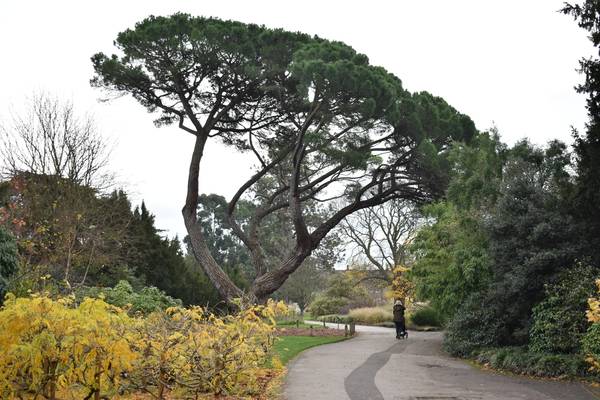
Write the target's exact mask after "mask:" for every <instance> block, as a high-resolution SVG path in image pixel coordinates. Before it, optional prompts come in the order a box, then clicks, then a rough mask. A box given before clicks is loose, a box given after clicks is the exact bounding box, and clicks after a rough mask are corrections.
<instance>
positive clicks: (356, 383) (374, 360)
mask: <svg viewBox="0 0 600 400" xmlns="http://www.w3.org/2000/svg"><path fill="white" fill-rule="evenodd" d="M406 344H407V341H406V340H402V341H400V342H398V343H395V344H394V345H393V346H391V347H389V348H388V349H386V350H384V351H381V352H379V353H373V354H371V356H370V357H369V358H367V360H366V361H365V362H364V363H363V364H362V365H361V366H360V367H358V368H356V369H355V370H354V371H352V373H350V375H348V376H347V377H346V379H345V380H344V388H345V389H346V393H347V394H348V397H350V400H384V398H383V395H382V394H381V392H380V391H379V389H377V386H375V375H377V371H379V370H380V369H381V368H382V367H383V366H384V365H385V364H387V362H388V361H389V359H390V357H391V355H392V354H399V353H402V352H403V351H404V350H405V349H406Z"/></svg>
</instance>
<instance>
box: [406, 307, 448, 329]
mask: <svg viewBox="0 0 600 400" xmlns="http://www.w3.org/2000/svg"><path fill="white" fill-rule="evenodd" d="M410 320H411V321H412V323H413V324H415V325H419V326H441V325H442V321H441V318H440V315H439V314H438V312H437V311H436V310H434V309H433V308H432V307H424V308H420V309H418V310H415V312H414V313H412V314H411V315H410Z"/></svg>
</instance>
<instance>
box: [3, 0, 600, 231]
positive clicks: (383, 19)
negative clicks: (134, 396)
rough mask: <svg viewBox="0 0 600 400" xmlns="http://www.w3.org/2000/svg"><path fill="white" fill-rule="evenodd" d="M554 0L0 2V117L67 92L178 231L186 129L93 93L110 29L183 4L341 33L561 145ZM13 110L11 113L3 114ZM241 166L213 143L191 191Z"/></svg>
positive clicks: (467, 105) (562, 78)
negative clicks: (96, 62) (42, 94)
mask: <svg viewBox="0 0 600 400" xmlns="http://www.w3.org/2000/svg"><path fill="white" fill-rule="evenodd" d="M561 5H562V1H555V0H516V1H512V0H511V1H493V0H470V1H467V0H464V1H459V0H453V1H447V0H437V1H433V0H419V1H414V0H402V1H398V0H396V1H384V0H371V1H349V0H346V1H334V0H330V1H326V0H316V1H315V0H303V1H294V2H292V1H282V0H279V1H275V0H269V1H260V0H255V1H248V0H238V1H227V0H220V1H219V0H211V1H205V0H179V1H174V0H169V1H166V0H158V1H156V0H144V1H130V0H125V1H124V0H120V1H114V0H103V1H75V0H73V1H63V0H53V1H44V0H39V1H28V0H18V1H17V0H12V1H9V0H0V120H1V119H4V120H6V119H8V118H9V116H10V113H11V112H18V111H19V110H20V109H21V108H22V107H23V103H24V100H25V98H26V97H27V96H28V95H31V94H32V93H33V92H34V91H41V90H43V91H48V92H50V93H54V94H56V95H58V96H60V97H63V98H66V99H71V100H73V102H74V103H75V105H76V107H77V108H78V109H79V110H80V111H81V112H82V113H83V112H91V113H93V114H94V115H95V118H96V121H97V124H98V127H99V129H100V130H101V132H102V133H103V134H104V135H106V136H107V137H108V138H110V140H111V141H112V142H113V143H115V145H114V151H113V154H112V159H111V162H112V168H113V170H114V171H115V172H116V173H118V175H119V179H120V182H122V183H123V184H124V185H125V186H126V189H127V190H128V191H129V192H130V193H131V194H132V197H133V198H134V200H135V201H136V202H137V201H140V200H141V199H144V200H145V201H146V203H147V204H148V207H149V208H150V210H151V211H152V212H154V213H155V214H156V217H157V218H156V219H157V225H158V226H159V227H161V228H163V229H165V230H166V231H167V232H168V233H169V234H172V235H173V234H179V235H180V236H183V235H184V234H185V229H184V226H183V223H182V221H181V216H180V212H179V210H180V209H181V206H182V204H183V201H184V192H185V180H186V168H187V161H188V157H189V155H190V152H191V149H190V139H189V138H188V137H186V134H184V133H182V132H178V131H177V129H175V128H161V129H157V128H155V127H154V126H153V124H152V117H151V116H150V115H148V114H147V113H146V111H145V110H144V109H143V108H142V107H141V106H139V105H138V104H136V103H135V102H134V101H133V100H131V99H129V98H122V99H119V100H116V101H113V102H111V103H108V104H106V103H102V104H100V103H98V102H97V99H98V97H99V96H100V93H99V92H98V90H96V89H93V88H91V87H90V85H89V79H90V78H91V76H92V67H91V63H90V56H91V55H92V54H94V53H95V52H98V51H104V52H111V51H112V49H113V47H112V41H113V40H114V38H115V37H116V34H117V33H118V32H120V31H122V30H124V29H126V28H128V27H132V26H133V25H134V23H135V22H136V21H139V20H141V19H143V18H144V17H146V16H148V15H149V14H154V15H168V14H171V13H174V12H177V11H183V12H187V13H190V14H194V15H204V16H214V17H219V18H223V19H234V20H239V21H243V22H254V23H259V24H265V25H267V26H269V27H282V28H285V29H288V30H298V31H303V32H307V33H311V34H318V35H319V36H321V37H325V38H328V39H335V40H340V41H343V42H345V43H347V44H349V45H351V46H353V47H354V48H355V49H357V50H358V51H360V52H362V53H365V54H367V55H368V56H369V58H370V60H371V62H372V63H373V64H377V65H382V66H384V67H385V68H387V69H388V70H389V71H391V72H393V73H394V74H396V75H397V76H399V77H400V78H401V79H402V81H403V83H404V85H405V87H406V88H407V89H409V90H411V91H419V90H427V91H430V92H432V93H433V94H436V95H439V96H442V97H443V98H445V99H446V100H447V101H448V102H449V103H450V104H452V105H453V106H454V107H455V108H457V109H458V110H460V111H461V112H463V113H466V114H468V115H470V116H471V117H472V118H473V120H474V121H475V122H476V124H477V127H478V128H479V129H482V130H484V129H487V128H489V127H490V126H492V125H494V124H495V125H496V126H497V127H498V128H499V130H500V132H501V134H502V137H503V139H504V140H505V141H506V142H508V143H513V142H514V141H515V140H518V139H520V138H522V137H525V136H527V137H529V138H530V140H531V141H532V142H534V143H539V144H542V143H544V142H546V141H547V140H549V139H551V138H560V139H563V140H565V141H567V142H570V140H571V139H570V127H571V126H575V127H577V128H581V127H583V125H584V123H585V120H586V114H585V98H584V97H583V96H582V95H579V94H576V93H575V91H574V90H573V86H574V85H576V84H577V83H579V82H580V81H581V79H582V77H581V76H580V75H579V74H578V73H577V72H576V71H575V70H576V67H577V65H578V59H579V58H581V57H582V56H587V55H589V54H591V52H592V49H591V46H590V45H589V44H588V41H587V39H586V34H585V32H584V31H582V30H580V29H579V28H578V27H577V26H576V24H575V23H574V22H573V21H572V19H571V18H570V17H567V16H564V15H562V14H559V13H557V12H556V11H557V10H558V9H560V7H561ZM11 110H12V111H11ZM249 168H250V165H249V164H248V163H247V162H246V161H245V160H244V159H243V158H242V157H239V156H237V155H236V154H233V153H231V152H230V151H228V150H226V149H224V148H222V147H220V146H218V145H217V144H211V145H210V146H209V147H208V148H207V151H206V157H205V160H204V164H203V166H202V173H201V190H202V191H204V192H216V193H220V194H223V195H225V196H227V197H228V196H231V195H232V193H233V192H234V190H235V188H236V187H237V186H238V183H240V182H241V181H242V180H243V179H244V177H245V176H247V175H248V173H249Z"/></svg>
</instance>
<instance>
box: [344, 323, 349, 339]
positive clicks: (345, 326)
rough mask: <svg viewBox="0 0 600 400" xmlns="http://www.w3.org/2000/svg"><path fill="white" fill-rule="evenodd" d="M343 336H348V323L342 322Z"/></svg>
mask: <svg viewBox="0 0 600 400" xmlns="http://www.w3.org/2000/svg"><path fill="white" fill-rule="evenodd" d="M344 337H348V324H344Z"/></svg>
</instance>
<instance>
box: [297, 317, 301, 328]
mask: <svg viewBox="0 0 600 400" xmlns="http://www.w3.org/2000/svg"><path fill="white" fill-rule="evenodd" d="M299 327H300V320H298V319H297V320H296V328H299Z"/></svg>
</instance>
